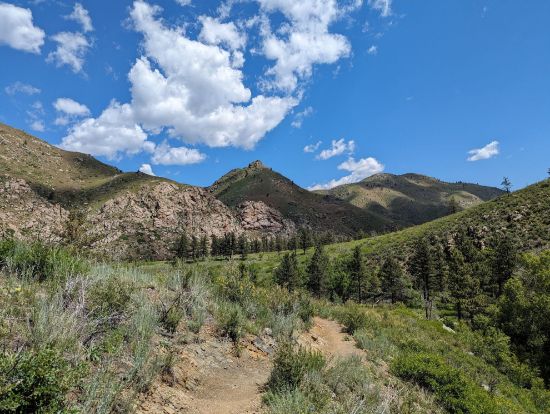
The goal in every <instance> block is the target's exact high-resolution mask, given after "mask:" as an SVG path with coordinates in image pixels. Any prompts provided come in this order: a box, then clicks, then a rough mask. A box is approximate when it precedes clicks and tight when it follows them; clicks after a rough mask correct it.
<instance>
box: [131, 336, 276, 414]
mask: <svg viewBox="0 0 550 414" xmlns="http://www.w3.org/2000/svg"><path fill="white" fill-rule="evenodd" d="M178 359H179V362H178V363H177V364H176V366H175V367H174V378H173V379H174V381H166V378H164V380H159V381H157V382H156V383H155V384H154V386H153V388H152V390H151V392H150V393H149V394H148V395H146V396H144V398H143V401H142V402H141V404H140V406H139V408H138V412H139V413H155V414H156V413H165V414H175V413H189V414H258V413H261V412H262V410H261V406H262V400H261V396H262V392H263V391H262V390H263V386H264V385H265V383H266V382H267V379H268V378H269V374H270V373H271V362H270V361H269V357H268V355H267V354H266V353H264V352H262V351H260V350H259V349H258V348H257V347H256V346H254V344H253V339H252V338H249V339H248V340H246V341H244V343H243V349H242V351H241V355H240V357H237V356H236V355H235V351H234V348H233V345H232V344H231V343H230V342H228V341H220V340H219V339H218V338H215V337H214V336H213V335H212V334H211V333H209V332H206V333H204V334H202V333H201V341H200V342H199V343H193V344H188V345H186V346H185V347H183V348H182V349H181V350H180V352H179V355H178Z"/></svg>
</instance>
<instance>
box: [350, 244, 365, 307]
mask: <svg viewBox="0 0 550 414" xmlns="http://www.w3.org/2000/svg"><path fill="white" fill-rule="evenodd" d="M349 273H350V282H351V289H352V291H354V292H355V294H356V297H357V301H358V302H362V301H363V299H364V297H365V280H366V277H367V269H366V267H365V262H364V260H363V253H362V252H361V247H360V246H356V247H355V250H354V251H353V256H352V258H351V261H350V262H349Z"/></svg>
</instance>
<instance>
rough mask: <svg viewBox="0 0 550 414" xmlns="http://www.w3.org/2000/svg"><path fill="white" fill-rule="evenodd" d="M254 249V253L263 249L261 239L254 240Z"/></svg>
mask: <svg viewBox="0 0 550 414" xmlns="http://www.w3.org/2000/svg"><path fill="white" fill-rule="evenodd" d="M252 251H253V252H254V253H260V252H261V251H262V243H261V241H260V240H259V239H254V241H253V242H252Z"/></svg>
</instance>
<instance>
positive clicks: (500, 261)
mask: <svg viewBox="0 0 550 414" xmlns="http://www.w3.org/2000/svg"><path fill="white" fill-rule="evenodd" d="M491 262H492V263H491V265H492V266H491V270H492V272H491V273H492V279H493V282H494V284H495V285H496V287H497V291H496V296H497V297H498V296H500V295H502V291H503V288H504V284H505V283H506V282H507V281H508V279H510V278H511V277H512V274H513V273H514V270H515V269H516V267H517V264H518V253H517V248H516V245H515V243H514V241H513V240H512V238H511V237H510V236H509V235H508V234H505V235H504V236H502V237H499V239H498V240H497V243H496V246H495V249H494V253H493V258H492V261H491Z"/></svg>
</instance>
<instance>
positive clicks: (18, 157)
mask: <svg viewBox="0 0 550 414" xmlns="http://www.w3.org/2000/svg"><path fill="white" fill-rule="evenodd" d="M0 172H1V173H2V174H3V175H5V176H9V177H14V178H17V179H22V180H24V181H25V182H26V183H27V184H28V185H29V186H30V187H31V188H32V189H33V190H34V191H36V193H37V194H39V195H40V196H43V197H45V198H47V199H48V200H50V201H54V202H56V203H59V204H61V205H62V206H63V207H65V208H69V209H71V208H76V209H78V208H82V207H83V206H87V205H88V204H95V205H96V206H97V205H98V204H100V203H101V202H104V201H105V200H107V199H110V198H113V197H114V196H115V195H117V194H119V193H121V192H123V191H126V190H131V189H133V190H137V189H139V188H140V187H141V186H142V185H144V184H151V183H159V182H166V181H169V180H166V179H164V178H158V177H152V176H148V175H145V174H141V173H124V172H122V171H121V170H119V169H118V168H115V167H112V166H110V165H107V164H104V163H102V162H101V161H99V160H97V159H95V158H94V157H92V156H90V155H87V154H82V153H79V152H70V151H64V150H62V149H60V148H57V147H55V146H53V145H50V144H48V143H47V142H45V141H43V140H41V139H39V138H36V137H34V136H32V135H29V134H27V133H25V132H24V131H21V130H18V129H15V128H12V127H10V126H8V125H5V124H2V123H0Z"/></svg>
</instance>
